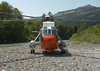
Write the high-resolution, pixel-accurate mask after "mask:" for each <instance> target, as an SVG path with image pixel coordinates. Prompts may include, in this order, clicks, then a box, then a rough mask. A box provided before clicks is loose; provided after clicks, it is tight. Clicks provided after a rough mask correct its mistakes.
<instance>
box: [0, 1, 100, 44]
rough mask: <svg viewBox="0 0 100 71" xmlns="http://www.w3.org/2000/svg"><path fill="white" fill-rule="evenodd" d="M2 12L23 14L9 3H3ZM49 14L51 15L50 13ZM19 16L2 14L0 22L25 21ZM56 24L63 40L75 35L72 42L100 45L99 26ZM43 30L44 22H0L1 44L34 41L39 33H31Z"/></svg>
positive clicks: (0, 7)
mask: <svg viewBox="0 0 100 71" xmlns="http://www.w3.org/2000/svg"><path fill="white" fill-rule="evenodd" d="M0 12H6V13H11V14H17V15H21V14H22V12H20V11H19V10H18V9H17V8H13V7H12V6H11V5H10V4H8V3H7V2H2V3H1V4H0ZM48 14H51V13H50V12H49V13H48ZM17 15H16V16H13V15H9V14H0V20H12V19H13V20H23V17H21V16H17ZM43 15H45V14H43ZM51 15H52V14H51ZM55 24H56V27H57V29H58V35H59V36H60V37H61V39H63V40H66V39H69V38H70V37H71V36H72V35H73V36H72V37H71V38H70V40H71V41H81V42H84V41H86V42H91V43H100V32H99V31H100V25H99V24H97V25H96V26H93V27H89V26H88V24H87V23H85V22H84V23H81V24H74V25H73V26H72V25H66V26H63V25H62V23H61V22H55ZM41 28H42V21H31V20H30V21H0V44H1V43H16V42H27V41H30V40H34V39H35V37H36V36H37V34H38V33H31V31H39V30H40V29H41ZM75 33H76V34H75Z"/></svg>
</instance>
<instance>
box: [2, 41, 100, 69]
mask: <svg viewBox="0 0 100 71" xmlns="http://www.w3.org/2000/svg"><path fill="white" fill-rule="evenodd" d="M66 45H67V46H66V47H65V50H66V53H65V54H61V53H60V50H59V49H56V50H55V51H52V52H51V53H49V54H48V53H46V52H45V51H44V50H42V49H40V47H39V46H37V48H36V49H35V50H36V54H31V53H30V49H29V46H28V45H21V46H18V45H16V46H10V47H9V48H7V47H3V48H0V70H1V71H2V70H4V71H100V44H87V43H81V44H73V43H71V42H70V43H66Z"/></svg>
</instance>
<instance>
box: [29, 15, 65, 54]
mask: <svg viewBox="0 0 100 71" xmlns="http://www.w3.org/2000/svg"><path fill="white" fill-rule="evenodd" d="M43 20H44V21H43V27H42V28H41V30H40V32H39V34H38V36H37V37H36V39H35V40H32V41H31V42H30V45H29V47H30V48H31V53H35V50H34V48H35V47H36V44H40V47H41V48H42V49H45V50H47V51H48V52H50V51H51V50H53V49H57V48H58V47H59V48H60V50H61V53H65V50H64V47H65V46H66V44H65V43H64V42H62V40H61V38H60V37H59V36H58V33H57V31H58V30H57V28H56V27H55V22H52V21H51V20H52V18H51V17H50V16H49V15H46V16H45V17H44V18H43ZM32 32H36V31H32ZM39 37H40V38H39ZM38 38H39V41H40V42H38V43H36V40H37V39H38ZM58 39H60V40H59V42H58Z"/></svg>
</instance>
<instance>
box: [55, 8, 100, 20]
mask: <svg viewBox="0 0 100 71" xmlns="http://www.w3.org/2000/svg"><path fill="white" fill-rule="evenodd" d="M95 9H100V7H95V8H91V9H87V10H83V11H78V12H74V13H69V14H65V15H61V16H55V17H54V18H58V17H63V16H67V15H72V14H77V13H81V12H86V11H90V10H95Z"/></svg>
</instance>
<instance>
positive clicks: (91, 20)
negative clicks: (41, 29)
mask: <svg viewBox="0 0 100 71" xmlns="http://www.w3.org/2000/svg"><path fill="white" fill-rule="evenodd" d="M55 20H67V21H91V22H93V21H94V22H95V21H100V20H80V19H55Z"/></svg>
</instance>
